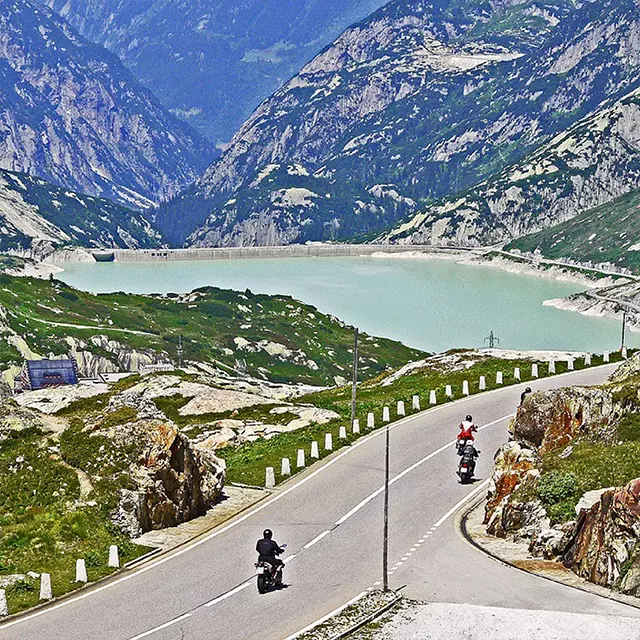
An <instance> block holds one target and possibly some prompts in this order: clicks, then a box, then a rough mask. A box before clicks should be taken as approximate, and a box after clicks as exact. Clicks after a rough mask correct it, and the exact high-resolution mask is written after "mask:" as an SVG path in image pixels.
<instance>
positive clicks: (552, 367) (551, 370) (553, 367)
mask: <svg viewBox="0 0 640 640" xmlns="http://www.w3.org/2000/svg"><path fill="white" fill-rule="evenodd" d="M555 372H556V363H555V360H549V373H555Z"/></svg>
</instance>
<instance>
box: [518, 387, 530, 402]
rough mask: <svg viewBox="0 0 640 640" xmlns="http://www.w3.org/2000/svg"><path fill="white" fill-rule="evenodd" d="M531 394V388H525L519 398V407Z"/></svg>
mask: <svg viewBox="0 0 640 640" xmlns="http://www.w3.org/2000/svg"><path fill="white" fill-rule="evenodd" d="M530 393H531V387H527V388H526V389H525V390H524V391H523V392H522V395H521V396H520V406H522V405H523V404H524V401H525V398H526V397H527V396H528V395H529V394H530Z"/></svg>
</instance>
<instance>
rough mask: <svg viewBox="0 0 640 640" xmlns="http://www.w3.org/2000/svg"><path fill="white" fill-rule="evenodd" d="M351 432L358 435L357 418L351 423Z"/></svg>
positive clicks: (358, 424)
mask: <svg viewBox="0 0 640 640" xmlns="http://www.w3.org/2000/svg"><path fill="white" fill-rule="evenodd" d="M352 431H353V433H360V420H358V418H356V419H355V420H354V421H353V429H352Z"/></svg>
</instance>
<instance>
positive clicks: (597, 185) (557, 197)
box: [387, 40, 640, 261]
mask: <svg viewBox="0 0 640 640" xmlns="http://www.w3.org/2000/svg"><path fill="white" fill-rule="evenodd" d="M639 42H640V40H639ZM638 187H640V89H636V90H634V91H632V92H631V93H629V94H628V95H626V96H625V97H624V98H622V99H620V100H618V101H617V102H615V103H614V104H613V105H612V106H609V107H606V108H604V109H601V110H598V111H596V112H595V113H593V114H592V115H590V116H588V117H587V118H585V119H584V120H581V121H580V122H578V123H577V124H575V125H574V126H573V127H570V128H569V129H568V130H567V131H566V132H564V133H562V134H560V135H558V136H556V137H555V138H554V139H553V140H552V141H551V142H549V143H548V144H546V145H544V146H543V147H541V148H540V149H539V150H537V151H536V152H534V153H533V154H532V155H530V156H528V157H527V158H526V159H525V160H524V161H523V162H521V163H519V164H516V165H513V166H511V167H508V168H507V169H505V170H503V171H502V172H500V173H498V174H497V175H495V176H493V177H491V178H489V179H488V180H486V181H485V182H483V183H481V184H479V185H476V186H475V187H473V188H472V189H470V190H468V191H466V192H463V193H460V194H456V195H454V196H451V197H449V198H447V199H446V200H443V201H442V202H440V203H438V204H434V205H431V206H430V207H428V208H427V209H426V210H424V211H421V212H420V213H418V214H417V215H416V216H415V217H414V218H412V219H411V220H410V221H409V222H407V223H405V224H402V225H400V226H398V227H397V228H396V229H395V230H394V231H393V232H392V233H391V234H389V235H388V236H387V237H388V238H389V239H390V240H392V241H400V242H415V243H433V244H454V245H483V244H484V245H487V244H493V243H496V242H501V241H504V240H508V239H512V238H514V237H518V236H521V235H524V234H527V233H530V232H532V231H537V230H539V229H544V228H547V227H551V226H553V225H555V224H558V223H562V222H564V221H566V220H568V219H571V218H573V217H574V216H576V214H578V213H580V212H581V211H584V210H589V209H592V208H594V207H598V206H599V205H601V204H603V203H607V204H606V205H605V206H604V207H602V208H600V209H598V210H596V211H593V212H587V213H585V214H584V215H583V216H581V217H580V219H579V220H575V221H573V222H572V223H570V224H569V226H563V227H561V228H558V229H557V230H550V231H548V232H546V234H545V237H553V238H554V240H558V239H559V238H560V235H561V234H562V235H563V240H562V241H561V243H560V244H556V246H555V250H554V251H553V253H554V254H556V255H558V252H560V251H562V250H563V249H561V246H562V247H565V248H566V245H567V244H569V243H570V241H569V240H568V238H567V237H566V236H564V232H565V231H566V232H570V229H577V228H580V230H581V231H580V234H581V235H582V236H583V241H584V239H585V238H586V237H588V240H586V242H587V244H589V243H592V248H595V247H593V243H594V242H595V243H597V244H598V246H599V247H600V246H602V242H604V243H605V244H607V245H609V246H611V245H613V246H614V247H616V248H615V249H614V252H617V253H618V255H620V254H622V255H624V250H625V249H626V248H629V247H630V246H631V245H633V243H634V238H637V236H638V231H640V217H639V216H638V215H637V212H634V210H633V204H632V202H633V200H629V201H628V200H624V201H623V209H622V210H619V204H616V203H615V202H612V201H615V200H616V199H617V198H619V197H620V196H622V195H625V194H628V193H629V192H630V191H632V190H634V189H637V188H638ZM626 202H628V203H629V206H630V208H629V210H627V211H624V203H626ZM614 211H618V213H617V214H616V216H615V217H616V218H617V219H618V220H619V224H620V223H621V224H622V226H623V227H624V228H623V229H620V234H621V235H618V236H617V237H616V236H614V235H613V233H614V232H613V227H612V226H610V223H611V224H615V223H614V222H613V221H610V217H611V214H612V213H613V212H614ZM597 220H599V223H598V222H597ZM591 225H597V226H600V227H601V231H602V230H603V229H602V227H604V228H606V232H605V233H604V235H603V234H602V233H601V234H600V237H601V240H600V241H598V240H597V237H598V232H597V229H596V227H595V226H594V227H593V228H592V226H591ZM634 230H635V233H634ZM627 233H628V234H629V237H628V238H627V239H626V242H625V237H626V235H627ZM530 242H531V241H529V242H526V243H525V244H526V245H527V246H529V245H530ZM534 242H535V241H534ZM523 246H524V245H523ZM575 248H577V247H575ZM589 253H590V256H589V257H587V256H586V255H585V256H583V257H584V258H585V259H590V258H594V257H595V255H596V253H598V251H595V252H594V251H593V250H592V251H590V252H589ZM605 260H606V258H605V257H604V256H603V260H601V261H605Z"/></svg>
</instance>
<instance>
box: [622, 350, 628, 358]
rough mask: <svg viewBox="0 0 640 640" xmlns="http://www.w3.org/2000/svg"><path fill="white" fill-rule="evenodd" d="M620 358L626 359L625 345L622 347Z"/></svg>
mask: <svg viewBox="0 0 640 640" xmlns="http://www.w3.org/2000/svg"><path fill="white" fill-rule="evenodd" d="M622 359H623V360H626V359H627V347H622Z"/></svg>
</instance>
